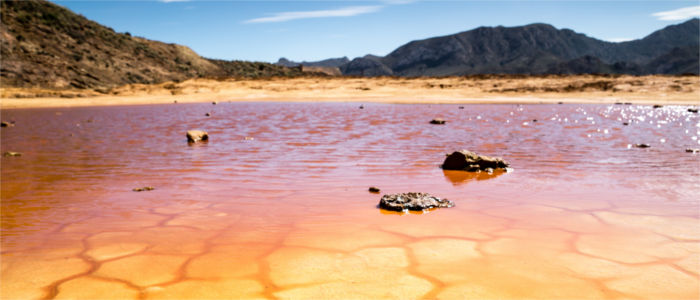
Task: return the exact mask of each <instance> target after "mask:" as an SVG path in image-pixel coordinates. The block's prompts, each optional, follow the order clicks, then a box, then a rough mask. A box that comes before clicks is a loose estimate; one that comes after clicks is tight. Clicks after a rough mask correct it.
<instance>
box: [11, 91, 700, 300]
mask: <svg viewBox="0 0 700 300" xmlns="http://www.w3.org/2000/svg"><path fill="white" fill-rule="evenodd" d="M358 106H359V104H357V103H340V104H339V103H292V104H289V103H221V102H220V103H218V105H211V104H209V103H207V104H173V105H153V106H124V107H87V108H72V109H26V110H3V111H2V119H3V121H9V120H14V121H15V124H16V126H14V127H9V128H3V129H2V140H1V141H2V144H1V148H2V149H1V150H2V152H5V151H15V152H21V153H22V156H20V157H2V244H1V246H2V248H1V250H2V274H1V275H2V286H1V289H0V290H1V293H2V295H1V296H2V298H80V297H83V298H97V297H99V298H104V297H107V296H109V297H115V298H120V299H125V298H133V299H158V298H304V299H308V298H357V297H360V298H404V299H406V298H448V299H450V298H451V299H455V298H458V299H463V298H499V299H503V298H518V299H520V298H565V299H571V298H598V299H600V298H609V299H615V298H651V299H660V298H664V299H671V298H677V299H697V298H698V297H700V295H699V292H698V291H699V289H700V284H699V275H698V274H699V273H700V261H699V257H700V255H699V252H700V226H698V225H700V224H699V223H698V219H699V218H700V204H699V202H700V192H699V191H700V179H699V178H700V154H692V153H686V152H685V149H686V148H700V144H699V142H698V137H699V136H700V116H699V115H698V114H693V113H690V112H688V111H687V107H683V106H664V107H662V108H657V109H654V108H652V107H651V106H636V105H464V106H463V107H464V109H459V107H458V105H383V104H365V105H364V109H359V108H358ZM207 112H209V113H211V117H206V116H205V113H207ZM435 117H440V118H443V119H446V120H447V124H446V125H430V124H428V122H429V121H430V120H431V119H432V118H435ZM623 123H627V124H628V125H624V124H623ZM195 128H197V129H203V130H206V131H208V132H209V134H210V140H209V142H207V143H199V144H192V145H188V144H187V140H186V138H185V132H186V131H187V130H188V129H195ZM638 143H646V144H649V145H650V146H651V147H650V148H646V149H641V148H636V147H634V146H633V145H635V144H638ZM459 149H469V150H472V151H476V152H478V153H480V154H485V155H493V156H500V157H503V158H504V159H506V160H507V161H509V162H510V163H511V166H512V167H513V170H512V172H509V173H505V174H504V173H496V174H491V175H489V174H486V173H480V174H474V173H465V172H456V171H443V170H441V169H440V168H439V165H440V163H441V162H442V160H443V159H444V156H445V154H446V153H449V152H452V151H455V150H459ZM143 186H153V187H155V190H153V191H148V192H133V191H132V189H133V188H137V187H143ZM369 186H377V187H379V188H381V190H382V193H397V192H408V191H416V192H428V193H431V194H433V195H435V196H438V197H445V198H448V199H450V200H452V201H454V202H455V203H456V206H455V207H454V208H450V209H440V210H434V211H430V212H427V213H424V214H396V213H391V212H386V211H382V210H379V209H378V208H377V207H376V205H377V203H378V201H379V198H380V197H381V194H379V195H378V194H371V193H368V192H367V188H368V187H369Z"/></svg>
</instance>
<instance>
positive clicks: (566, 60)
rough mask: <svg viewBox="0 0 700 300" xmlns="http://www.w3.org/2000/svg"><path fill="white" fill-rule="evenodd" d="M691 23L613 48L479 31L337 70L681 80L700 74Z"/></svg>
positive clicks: (512, 30) (560, 35)
mask: <svg viewBox="0 0 700 300" xmlns="http://www.w3.org/2000/svg"><path fill="white" fill-rule="evenodd" d="M699 29H700V22H699V20H698V19H697V18H695V19H691V20H689V21H686V22H684V23H682V24H677V25H671V26H668V27H666V28H663V29H661V30H658V31H656V32H654V33H652V34H650V35H648V36H646V37H645V38H643V39H639V40H634V41H628V42H621V43H613V42H606V41H601V40H598V39H595V38H591V37H588V36H586V35H584V34H581V33H576V32H574V31H572V30H570V29H557V28H554V27H553V26H551V25H548V24H530V25H526V26H518V27H502V26H498V27H479V28H476V29H473V30H469V31H465V32H461V33H457V34H453V35H447V36H442V37H435V38H430V39H425V40H418V41H412V42H410V43H407V44H405V45H403V46H401V47H399V48H397V49H396V50H394V51H392V52H391V53H389V54H388V55H386V56H384V57H380V56H373V55H367V56H364V57H359V58H355V59H353V60H352V61H350V62H349V63H347V64H344V65H342V66H340V69H341V71H342V73H343V74H344V75H359V76H449V75H469V74H580V73H623V74H637V75H641V74H683V73H692V74H698V73H699V72H700V65H699V62H700V30H699Z"/></svg>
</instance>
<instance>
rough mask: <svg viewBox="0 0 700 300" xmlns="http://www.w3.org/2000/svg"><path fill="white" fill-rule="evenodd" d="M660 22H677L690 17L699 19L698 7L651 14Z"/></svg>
mask: <svg viewBox="0 0 700 300" xmlns="http://www.w3.org/2000/svg"><path fill="white" fill-rule="evenodd" d="M651 15H652V16H654V17H656V18H657V19H659V20H661V21H679V20H685V19H688V18H692V17H700V6H690V7H684V8H679V9H675V10H669V11H661V12H657V13H653V14H651Z"/></svg>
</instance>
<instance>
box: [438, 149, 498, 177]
mask: <svg viewBox="0 0 700 300" xmlns="http://www.w3.org/2000/svg"><path fill="white" fill-rule="evenodd" d="M508 166H509V164H508V163H507V162H506V161H504V160H503V159H502V158H499V157H489V156H481V155H478V154H476V153H474V152H471V151H468V150H460V151H455V152H453V153H452V154H449V155H447V157H446V158H445V161H444V162H443V163H442V168H443V169H445V170H463V171H469V172H477V171H486V170H488V169H491V172H493V170H494V169H505V168H507V167H508Z"/></svg>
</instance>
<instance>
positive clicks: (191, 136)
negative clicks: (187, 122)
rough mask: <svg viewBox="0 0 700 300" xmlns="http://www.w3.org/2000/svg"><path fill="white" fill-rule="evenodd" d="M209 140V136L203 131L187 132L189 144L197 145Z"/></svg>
mask: <svg viewBox="0 0 700 300" xmlns="http://www.w3.org/2000/svg"><path fill="white" fill-rule="evenodd" d="M208 139H209V134H207V132H206V131H202V130H188V131H187V142H189V143H196V142H199V141H206V140H208Z"/></svg>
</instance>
